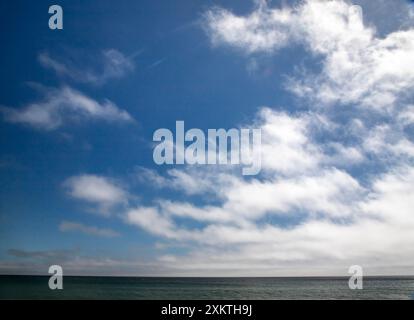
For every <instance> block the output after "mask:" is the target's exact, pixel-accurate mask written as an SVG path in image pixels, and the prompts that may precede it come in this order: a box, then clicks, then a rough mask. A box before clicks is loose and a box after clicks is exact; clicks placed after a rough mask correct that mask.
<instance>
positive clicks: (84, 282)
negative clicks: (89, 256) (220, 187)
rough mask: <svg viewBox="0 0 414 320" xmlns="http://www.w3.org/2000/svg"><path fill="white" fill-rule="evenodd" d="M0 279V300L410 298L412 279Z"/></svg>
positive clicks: (6, 277)
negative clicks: (356, 284)
mask: <svg viewBox="0 0 414 320" xmlns="http://www.w3.org/2000/svg"><path fill="white" fill-rule="evenodd" d="M48 279H49V278H48V277H43V276H0V299H268V300H269V299H414V277H370V278H367V277H365V278H364V288H363V290H350V289H349V288H348V279H346V278H139V277H134V278H133V277H70V276H66V277H64V281H63V286H64V288H63V290H54V291H52V290H50V289H49V287H48Z"/></svg>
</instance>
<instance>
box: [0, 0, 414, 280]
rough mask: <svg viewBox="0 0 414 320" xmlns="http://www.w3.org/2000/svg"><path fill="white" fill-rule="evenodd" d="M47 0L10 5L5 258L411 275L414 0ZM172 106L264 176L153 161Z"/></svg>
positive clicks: (179, 271)
mask: <svg viewBox="0 0 414 320" xmlns="http://www.w3.org/2000/svg"><path fill="white" fill-rule="evenodd" d="M51 4H52V3H50V2H49V1H44V0H39V1H36V2H34V1H23V0H17V1H7V2H6V1H3V2H1V3H0V15H1V17H0V24H1V30H2V32H1V33H0V41H1V43H2V48H1V57H2V59H0V70H1V71H2V72H1V73H0V85H1V91H0V92H1V95H0V274H47V271H48V267H49V266H50V265H52V264H58V265H61V266H62V268H63V271H64V274H73V275H114V276H313V275H318V276H320V275H326V276H329V275H343V276H346V275H347V274H348V268H349V267H350V266H351V265H360V266H362V267H363V269H364V272H365V274H369V275H396V274H402V275H409V274H411V275H412V274H414V232H413V228H414V212H413V208H414V162H413V160H414V103H413V101H414V100H413V97H414V4H413V2H411V1H408V0H393V1H387V0H382V1H375V5H373V2H372V1H368V0H355V1H353V2H351V1H342V0H332V1H321V0H301V1H299V0H298V1H287V0H286V1H275V0H274V1H267V2H266V1H252V2H249V1H243V2H240V1H209V0H207V1H198V0H191V1H190V0H188V1H153V0H151V1H145V0H144V1H132V0H131V1H128V0H119V1H117V2H113V1H109V0H100V1H80V0H71V1H59V2H58V3H56V4H59V5H60V6H61V7H62V9H63V30H51V29H49V27H48V20H49V17H50V14H49V13H48V8H49V6H50V5H51ZM53 4H55V3H53ZM176 121H184V122H185V127H186V129H190V128H199V129H201V130H203V131H205V132H206V131H207V130H208V129H219V128H224V129H230V128H258V129H261V133H262V140H261V163H262V170H261V172H260V174H258V175H256V176H243V175H242V174H241V172H240V170H238V169H237V168H235V167H234V166H231V165H227V166H220V165H188V164H187V165H157V164H155V162H154V160H153V149H154V141H153V133H154V132H155V131H156V130H157V129H160V128H169V129H170V130H171V131H174V130H175V124H176Z"/></svg>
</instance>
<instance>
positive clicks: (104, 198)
mask: <svg viewBox="0 0 414 320" xmlns="http://www.w3.org/2000/svg"><path fill="white" fill-rule="evenodd" d="M63 185H64V187H65V188H66V190H67V192H68V194H69V195H70V196H71V197H73V198H75V199H78V200H82V201H85V202H87V203H90V204H94V205H97V206H98V212H99V213H100V214H102V215H109V214H110V209H111V208H112V207H114V206H116V205H126V204H127V203H128V193H127V192H126V191H125V190H124V189H123V188H121V187H120V186H119V185H118V184H116V183H114V182H113V181H111V180H110V179H108V178H106V177H101V176H96V175H87V174H85V175H79V176H74V177H71V178H69V179H67V180H66V181H65V182H64V184H63Z"/></svg>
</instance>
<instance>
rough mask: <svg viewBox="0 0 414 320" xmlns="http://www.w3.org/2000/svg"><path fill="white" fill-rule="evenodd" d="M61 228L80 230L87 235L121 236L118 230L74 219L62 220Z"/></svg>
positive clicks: (64, 229)
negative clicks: (86, 223)
mask: <svg viewBox="0 0 414 320" xmlns="http://www.w3.org/2000/svg"><path fill="white" fill-rule="evenodd" d="M59 230H60V231H62V232H80V233H84V234H87V235H91V236H98V237H104V238H113V237H118V236H119V233H118V232H116V231H113V230H111V229H102V228H98V227H95V226H87V225H84V224H82V223H78V222H72V221H62V222H61V223H60V225H59Z"/></svg>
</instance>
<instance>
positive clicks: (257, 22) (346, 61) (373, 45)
mask: <svg viewBox="0 0 414 320" xmlns="http://www.w3.org/2000/svg"><path fill="white" fill-rule="evenodd" d="M206 29H207V31H208V35H209V36H210V38H211V40H212V42H213V44H216V45H217V44H226V45H229V46H233V47H235V48H239V49H241V50H244V51H245V52H246V53H249V54H252V53H257V52H274V51H276V50H279V49H280V48H282V47H285V46H287V45H290V44H292V43H303V44H304V46H305V48H306V49H307V50H309V51H311V52H312V53H313V54H314V55H317V56H320V57H321V58H322V72H321V73H319V74H312V73H309V72H308V73H301V74H299V76H298V77H297V78H293V79H292V81H291V83H290V84H289V86H288V88H289V89H290V90H291V91H292V92H294V93H295V94H297V95H299V96H302V97H305V98H308V99H313V100H316V101H318V102H319V103H323V104H328V105H331V104H335V103H342V104H358V105H363V106H369V107H371V108H375V109H378V110H383V109H390V108H392V107H393V104H394V102H395V101H396V100H397V99H399V98H401V94H403V93H405V92H406V91H407V90H412V89H413V88H414V87H413V83H414V81H413V80H414V71H413V70H414V29H408V30H397V31H394V32H391V33H389V34H387V35H386V36H385V37H383V38H382V37H378V36H377V35H376V33H375V30H374V29H373V28H372V27H367V26H366V25H364V22H363V20H362V13H361V12H360V10H359V7H358V6H352V5H351V4H350V3H348V2H345V1H341V0H334V1H322V0H312V1H310V0H307V1H303V2H301V3H300V4H299V5H297V6H296V7H294V8H290V9H287V8H283V9H277V8H275V9H272V8H269V7H268V6H267V5H262V6H260V8H258V9H257V10H255V11H253V13H251V14H250V15H247V16H236V15H234V14H233V13H231V12H229V11H226V10H224V9H215V10H212V11H209V12H208V13H207V20H206Z"/></svg>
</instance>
